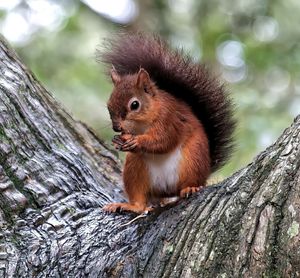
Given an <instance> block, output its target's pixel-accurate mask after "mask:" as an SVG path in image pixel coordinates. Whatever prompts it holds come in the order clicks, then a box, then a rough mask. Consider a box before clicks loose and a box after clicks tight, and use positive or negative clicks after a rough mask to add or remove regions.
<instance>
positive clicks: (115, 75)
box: [110, 66, 121, 85]
mask: <svg viewBox="0 0 300 278" xmlns="http://www.w3.org/2000/svg"><path fill="white" fill-rule="evenodd" d="M110 77H111V80H112V82H113V83H114V85H116V84H118V83H119V82H120V81H121V77H120V75H119V74H118V73H117V71H116V69H115V67H114V66H112V69H111V70H110Z"/></svg>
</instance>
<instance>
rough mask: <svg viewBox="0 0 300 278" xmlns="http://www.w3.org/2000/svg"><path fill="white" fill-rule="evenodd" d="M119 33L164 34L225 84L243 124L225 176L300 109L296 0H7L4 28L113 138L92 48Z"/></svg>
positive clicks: (75, 109) (46, 77) (51, 82)
mask: <svg viewBox="0 0 300 278" xmlns="http://www.w3.org/2000/svg"><path fill="white" fill-rule="evenodd" d="M120 29H126V30H144V31H150V32H155V33H159V34H160V35H162V36H163V37H165V38H166V39H167V40H169V42H170V43H171V44H172V45H173V46H174V47H183V48H184V49H185V50H186V51H188V52H189V53H190V54H191V55H193V56H194V57H195V58H196V59H198V60H200V61H201V62H205V63H207V64H208V65H209V66H210V67H211V68H212V69H213V71H215V72H216V73H217V74H219V75H220V77H221V78H222V79H223V80H224V82H226V83H227V87H228V89H229V90H230V91H231V92H232V96H233V99H234V101H235V102H236V105H237V108H236V118H237V119H238V122H239V123H238V129H237V132H236V138H237V139H236V140H237V147H236V152H235V153H234V155H233V157H232V160H231V162H230V163H228V165H227V166H225V167H224V168H223V169H222V170H221V171H220V172H219V175H221V176H227V175H229V174H230V173H232V172H233V171H235V170H237V169H239V168H241V167H243V166H244V165H246V164H247V163H249V162H251V160H252V159H253V157H254V156H255V155H256V154H258V153H259V152H260V151H261V150H263V149H265V148H266V147H267V146H269V145H270V144H272V142H274V141H275V140H276V138H277V137H278V136H279V135H280V134H281V133H282V131H283V130H284V128H286V127H288V126H289V125H290V124H291V122H292V120H293V118H294V117H295V116H296V115H297V114H299V113H300V1H299V0H285V1H278V0H277V1H276V0H274V1H267V0H239V1H231V0H223V1H222V0H206V1H203V0H202V1H201V0H168V1H162V0H145V1H134V0H109V1H102V0H82V1H79V0H78V1H75V0H64V1H62V0H61V1H60V0H57V1H54V0H27V1H24V0H23V1H22V0H0V32H1V33H2V34H3V35H4V36H5V37H6V38H7V39H8V40H9V41H10V43H11V44H12V45H13V46H14V47H15V48H16V49H17V52H18V53H19V55H20V56H21V57H22V59H23V61H24V63H25V64H26V65H27V66H28V67H29V68H30V69H31V70H32V71H33V72H34V74H35V75H36V76H37V78H38V79H39V80H40V81H41V82H42V83H43V84H44V85H45V86H46V88H47V89H48V90H49V91H50V92H52V94H54V95H55V97H56V98H57V99H58V100H59V101H60V102H62V103H63V105H64V106H65V107H67V109H68V110H69V111H71V112H72V114H73V115H74V116H75V117H76V118H77V119H80V120H82V121H84V122H86V123H88V124H89V125H90V126H92V127H93V128H94V129H95V131H96V133H97V134H99V135H100V137H102V138H104V139H105V140H106V141H107V142H109V141H110V140H111V137H112V131H111V128H110V121H109V117H108V112H107V110H106V104H105V103H106V100H107V99H108V96H109V94H110V91H111V84H110V82H109V80H108V79H107V78H106V76H104V74H103V67H102V65H99V64H97V63H96V62H95V48H96V47H97V46H99V45H100V44H101V41H102V39H103V38H104V37H107V36H110V35H111V34H112V33H114V32H116V31H119V30H120ZM124 51H126V50H124Z"/></svg>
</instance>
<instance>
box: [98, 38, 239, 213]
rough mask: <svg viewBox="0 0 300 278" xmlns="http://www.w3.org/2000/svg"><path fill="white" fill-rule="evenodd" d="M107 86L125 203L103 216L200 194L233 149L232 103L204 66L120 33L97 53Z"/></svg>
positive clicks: (155, 42)
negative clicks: (105, 69) (121, 157)
mask: <svg viewBox="0 0 300 278" xmlns="http://www.w3.org/2000/svg"><path fill="white" fill-rule="evenodd" d="M99 52H100V53H99V54H100V55H99V56H100V60H101V61H102V62H104V63H106V64H108V65H109V66H112V69H111V71H110V75H111V79H112V82H113V85H114V89H113V92H112V94H111V96H110V99H109V101H108V105H107V107H108V110H109V114H110V117H111V120H112V126H113V130H114V131H115V132H120V134H119V135H116V136H115V137H114V138H113V144H114V146H115V147H116V149H117V150H119V151H123V152H127V154H126V160H125V165H124V170H123V181H124V187H125V191H126V193H127V195H128V199H129V202H128V203H111V204H107V205H106V206H105V207H104V210H105V211H109V212H116V211H122V210H124V211H133V212H136V213H143V212H146V211H149V210H151V209H152V207H151V205H152V204H153V203H154V202H155V201H162V200H163V199H164V198H167V197H174V196H179V197H185V196H188V195H189V194H191V193H194V192H197V191H199V190H201V189H202V188H203V187H204V186H205V184H206V180H207V178H208V177H209V175H210V174H211V173H212V172H213V171H215V170H217V169H219V168H220V167H221V166H222V165H223V164H224V163H225V162H226V160H227V159H228V158H229V155H230V154H231V153H232V149H233V131H234V127H235V120H234V119H233V115H232V114H233V105H232V102H231V100H230V98H229V96H228V94H227V92H226V91H225V89H224V87H223V85H221V84H220V82H219V81H218V80H217V79H216V78H215V77H213V76H212V75H211V74H210V73H209V72H208V71H207V69H206V68H205V67H204V66H203V65H201V64H199V63H196V62H194V61H193V60H192V58H191V57H189V56H188V55H185V54H183V52H182V51H180V50H172V49H171V48H170V47H169V46H168V45H167V43H166V42H165V41H163V40H162V39H161V38H160V37H158V36H149V35H145V34H142V33H137V34H121V35H119V36H117V37H115V38H113V39H110V40H107V44H106V48H105V50H103V51H99Z"/></svg>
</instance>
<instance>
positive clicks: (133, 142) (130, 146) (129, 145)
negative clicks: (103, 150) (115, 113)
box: [121, 137, 138, 152]
mask: <svg viewBox="0 0 300 278" xmlns="http://www.w3.org/2000/svg"><path fill="white" fill-rule="evenodd" d="M137 147H138V141H137V139H136V138H135V137H132V138H130V139H128V140H127V141H126V142H125V143H124V144H123V145H122V146H121V151H123V152H129V151H133V150H135V149H136V148H137Z"/></svg>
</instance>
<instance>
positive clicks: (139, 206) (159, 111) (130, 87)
mask: <svg viewBox="0 0 300 278" xmlns="http://www.w3.org/2000/svg"><path fill="white" fill-rule="evenodd" d="M114 74H115V73H114ZM138 76H139V75H138V74H137V75H128V76H124V77H121V78H119V77H118V76H114V77H112V78H113V80H115V81H116V80H117V82H116V83H115V88H114V90H113V93H112V95H111V97H110V100H109V102H108V107H109V111H110V114H111V117H112V121H113V122H115V123H118V124H119V125H120V126H121V128H122V132H123V135H121V136H120V137H121V138H122V143H123V142H126V141H127V140H130V139H131V138H132V136H134V138H135V140H136V142H137V147H136V148H134V149H133V150H132V152H129V153H128V154H127V156H126V161H125V166H124V174H123V179H124V185H125V190H126V193H127V195H128V198H129V203H123V204H120V203H116V204H109V205H107V206H106V207H105V209H106V210H109V211H116V210H117V209H123V210H131V211H134V212H138V213H140V212H143V211H145V210H149V207H148V205H149V203H150V200H151V199H152V198H153V197H155V198H164V197H171V196H180V195H182V194H183V193H184V195H185V194H186V193H191V192H194V191H197V190H198V189H199V188H200V187H202V186H205V182H206V179H207V177H208V176H209V174H210V157H209V147H208V139H207V136H206V134H205V131H204V129H203V127H202V125H201V123H200V122H199V121H198V119H197V118H196V117H195V116H194V114H193V112H192V111H191V109H190V108H189V107H188V106H187V105H186V104H185V103H184V102H183V101H180V100H178V99H175V98H174V97H173V96H171V95H170V94H168V93H166V92H164V91H161V90H159V89H158V88H157V87H156V86H155V84H154V83H153V82H152V81H151V80H150V79H149V80H148V79H147V78H146V80H144V83H143V86H140V85H137V82H138V81H137V79H138ZM114 78H115V79H114ZM145 86H146V87H147V91H146V92H145V91H144V88H145ZM133 97H136V98H137V99H138V100H140V101H141V109H140V111H138V112H130V111H129V108H128V102H129V100H130V99H131V98H133ZM125 108H126V112H124V115H125V114H126V115H125V116H124V115H123V117H122V116H121V115H120V114H122V111H123V110H124V109H125ZM128 122H130V124H129V123H128ZM137 125H139V126H143V128H142V132H139V131H140V130H141V129H139V130H138V129H137V128H136V126H137ZM122 143H120V144H119V145H120V147H121V146H122ZM179 145H180V146H181V148H182V151H181V153H182V158H181V162H180V164H179V169H178V172H179V180H178V182H177V184H176V186H175V189H176V190H175V191H174V192H163V191H159V190H157V189H156V190H154V189H153V188H151V186H150V180H149V173H148V169H147V166H146V164H145V155H157V154H165V153H169V152H171V151H172V150H173V149H175V148H176V147H177V146H179ZM182 192H183V193H182Z"/></svg>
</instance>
